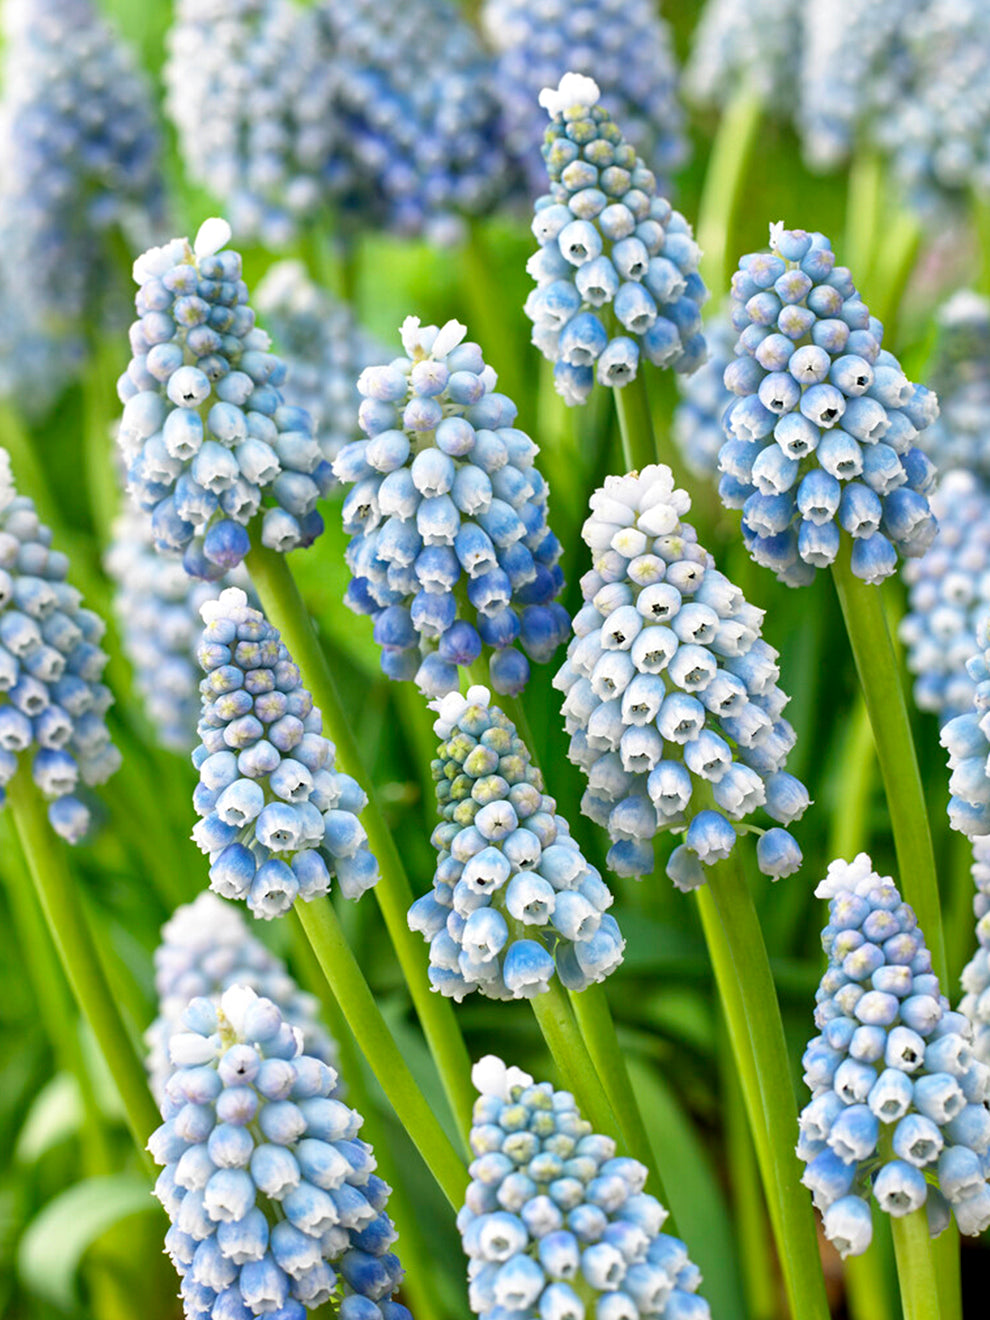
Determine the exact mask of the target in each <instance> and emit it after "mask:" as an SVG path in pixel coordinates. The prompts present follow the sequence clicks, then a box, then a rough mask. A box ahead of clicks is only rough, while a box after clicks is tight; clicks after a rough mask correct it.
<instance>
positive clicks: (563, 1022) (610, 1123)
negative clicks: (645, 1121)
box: [529, 976, 632, 1154]
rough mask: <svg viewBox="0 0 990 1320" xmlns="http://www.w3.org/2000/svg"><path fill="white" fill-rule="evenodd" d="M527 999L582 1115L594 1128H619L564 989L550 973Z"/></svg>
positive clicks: (608, 1131)
mask: <svg viewBox="0 0 990 1320" xmlns="http://www.w3.org/2000/svg"><path fill="white" fill-rule="evenodd" d="M529 1002H530V1004H531V1005H532V1007H533V1015H534V1016H535V1018H536V1021H537V1023H538V1024H539V1028H540V1031H541V1032H542V1033H543V1039H544V1040H545V1041H546V1043H547V1045H548V1047H549V1049H550V1053H551V1055H552V1056H553V1061H554V1063H555V1064H556V1065H557V1071H558V1072H559V1073H560V1076H561V1079H562V1081H563V1082H564V1085H565V1086H566V1087H567V1088H568V1090H570V1091H571V1092H573V1094H574V1097H575V1099H576V1100H577V1102H578V1105H579V1107H580V1109H581V1112H582V1113H583V1114H584V1117H585V1118H586V1119H587V1120H588V1121H589V1122H590V1123H591V1124H593V1126H594V1129H595V1131H596V1132H600V1133H603V1134H604V1135H606V1136H614V1135H615V1133H616V1132H617V1131H618V1130H619V1125H618V1121H617V1120H616V1117H615V1114H614V1113H613V1112H612V1106H611V1105H610V1104H609V1102H608V1096H607V1095H606V1094H605V1088H604V1087H603V1086H602V1083H601V1081H600V1080H599V1077H598V1074H597V1073H596V1071H595V1065H594V1063H593V1062H592V1059H591V1055H590V1054H589V1053H588V1049H587V1046H586V1045H585V1043H584V1041H583V1039H582V1037H581V1033H580V1031H579V1030H578V1026H577V1023H576V1021H575V1020H574V1014H573V1012H572V1011H571V1006H570V1003H569V1002H568V998H567V993H566V991H565V990H564V988H563V987H562V986H561V984H560V982H559V981H558V980H557V978H556V977H555V976H554V977H551V980H550V988H549V989H548V990H547V992H546V993H545V994H542V995H534V996H533V998H532V999H531V1000H530V1001H529ZM631 1153H632V1152H630V1154H631Z"/></svg>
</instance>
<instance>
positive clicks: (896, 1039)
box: [797, 853, 990, 1256]
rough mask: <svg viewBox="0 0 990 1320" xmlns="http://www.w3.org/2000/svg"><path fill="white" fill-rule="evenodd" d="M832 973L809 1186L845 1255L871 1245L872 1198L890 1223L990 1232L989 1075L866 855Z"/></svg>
mask: <svg viewBox="0 0 990 1320" xmlns="http://www.w3.org/2000/svg"><path fill="white" fill-rule="evenodd" d="M815 894H816V895H817V897H819V898H827V899H829V900H830V901H829V921H828V925H827V926H826V927H825V929H824V931H823V932H822V947H823V948H824V949H825V952H826V953H827V955H828V970H827V971H826V972H825V975H824V976H823V978H822V981H821V985H820V986H819V989H818V993H817V995H816V997H815V998H816V1002H817V1005H818V1006H817V1008H816V1009H815V1025H816V1026H817V1027H818V1029H819V1031H820V1032H821V1035H819V1036H816V1037H815V1038H814V1039H813V1040H812V1041H811V1042H810V1043H809V1045H808V1048H807V1050H806V1052H805V1055H804V1069H805V1074H804V1080H805V1082H806V1084H807V1086H808V1088H809V1089H810V1091H811V1093H812V1099H811V1101H810V1103H809V1104H807V1105H806V1106H805V1108H804V1110H803V1111H802V1113H801V1116H800V1120H799V1123H800V1140H799V1142H798V1147H797V1153H798V1157H799V1158H800V1159H801V1160H802V1161H803V1162H804V1163H805V1164H806V1165H807V1168H806V1169H805V1172H804V1175H803V1176H802V1179H801V1181H802V1182H803V1183H804V1185H805V1186H806V1187H808V1188H810V1190H811V1192H812V1194H813V1197H814V1201H815V1205H816V1206H817V1208H818V1209H819V1210H820V1211H821V1213H822V1222H823V1225H824V1228H825V1236H826V1237H827V1238H828V1239H829V1241H830V1242H831V1243H832V1244H833V1246H834V1247H835V1248H836V1249H837V1250H838V1251H839V1252H840V1254H841V1255H842V1256H859V1255H861V1254H862V1253H863V1252H864V1251H865V1250H866V1249H867V1247H868V1246H869V1245H870V1240H871V1238H872V1235H873V1222H872V1214H871V1210H870V1200H869V1198H870V1193H871V1191H872V1194H873V1199H874V1200H875V1201H876V1203H877V1204H878V1205H879V1207H880V1209H881V1210H883V1211H884V1212H885V1213H886V1214H889V1215H894V1216H900V1215H907V1214H910V1213H911V1212H912V1211H914V1210H919V1209H920V1208H921V1207H922V1206H925V1207H926V1209H927V1213H928V1223H929V1229H930V1231H931V1233H932V1235H933V1236H935V1235H936V1234H938V1233H940V1232H941V1231H942V1230H943V1229H944V1228H945V1227H946V1226H947V1225H948V1223H949V1221H950V1218H952V1217H954V1218H955V1221H956V1223H957V1225H958V1227H959V1231H960V1232H961V1233H965V1234H968V1235H976V1234H978V1233H982V1232H983V1230H984V1229H985V1228H987V1227H988V1226H990V1184H988V1182H987V1175H988V1174H990V1159H988V1151H990V1112H988V1109H987V1105H986V1101H987V1100H988V1099H990V1068H988V1067H987V1066H986V1065H985V1064H983V1063H980V1062H979V1061H978V1060H977V1059H976V1058H974V1055H973V1049H972V1039H973V1032H972V1028H971V1026H970V1022H969V1019H968V1018H966V1017H965V1016H964V1015H963V1014H962V1013H953V1012H950V1011H949V1003H948V1000H947V999H945V997H944V996H943V995H942V993H941V990H940V988H939V982H938V977H937V976H935V975H933V973H932V970H931V966H932V960H931V954H930V953H929V951H928V949H927V947H926V945H925V937H924V934H923V933H922V931H921V930H920V929H919V927H918V919H917V917H916V916H915V915H914V912H913V910H912V909H911V908H910V907H909V906H908V904H907V903H905V902H904V901H903V900H902V899H901V896H900V894H899V893H898V891H897V888H896V886H895V885H894V882H893V880H891V878H890V877H889V876H885V877H882V878H881V877H880V876H879V875H877V874H876V872H875V871H874V870H873V863H872V862H871V861H870V859H869V857H868V856H867V855H866V853H860V854H859V856H858V857H857V858H856V860H855V861H854V862H843V861H835V862H832V863H831V865H830V866H829V868H828V875H827V877H826V878H825V879H824V880H823V881H822V882H821V884H819V886H818V888H817V889H816V890H815Z"/></svg>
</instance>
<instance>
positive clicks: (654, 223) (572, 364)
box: [525, 73, 708, 404]
mask: <svg viewBox="0 0 990 1320" xmlns="http://www.w3.org/2000/svg"><path fill="white" fill-rule="evenodd" d="M599 96H600V92H599V88H598V84H597V83H595V82H594V80H593V79H591V78H586V77H584V76H583V75H582V74H577V73H565V74H564V76H563V77H562V78H561V80H560V85H559V87H557V88H555V89H553V88H545V89H544V90H543V91H542V92H541V93H540V105H542V106H543V107H544V109H545V110H546V111H547V113H548V114H549V115H550V127H549V128H548V129H547V131H546V138H545V141H544V145H543V148H542V150H543V159H544V160H545V162H546V166H547V173H548V174H549V177H550V191H549V192H548V193H546V194H545V195H544V196H542V197H539V198H537V200H536V214H535V215H534V217H533V224H532V229H533V233H534V235H535V236H536V239H537V241H538V243H539V244H540V247H539V250H538V251H537V252H535V253H534V254H533V256H532V257H530V259H529V262H528V263H527V267H526V269H527V270H528V271H529V273H530V275H531V276H532V277H533V279H534V280H535V281H536V285H537V287H536V288H535V289H534V290H533V291H532V293H530V295H529V297H528V298H527V300H526V308H525V310H526V315H527V316H528V317H529V319H530V320H531V321H532V322H533V343H534V344H535V345H536V347H537V348H538V349H539V350H540V352H541V353H542V354H543V356H544V357H545V358H547V360H548V361H550V362H553V363H554V364H555V366H554V383H555V385H556V388H557V391H558V393H559V394H560V395H561V396H562V398H563V399H564V400H565V402H566V403H568V404H579V403H584V402H585V401H586V400H587V398H588V396H589V394H590V393H591V388H592V385H593V384H594V380H595V376H596V374H597V378H598V381H599V382H600V383H601V384H602V385H614V386H623V385H628V384H629V382H630V381H631V380H633V379H634V378H635V375H636V372H637V369H638V366H639V360H640V356H641V355H642V356H643V357H645V358H646V359H647V361H649V362H652V363H653V364H654V366H658V367H673V368H674V370H675V371H679V372H689V371H694V369H695V368H696V367H697V366H699V365H700V364H701V363H702V362H703V361H704V360H705V355H706V349H705V337H704V335H703V334H702V332H701V304H702V303H703V302H704V301H705V299H706V298H707V296H708V291H707V290H706V288H705V286H704V283H703V282H702V279H701V276H700V275H699V274H698V259H699V257H700V255H701V254H700V250H699V248H698V245H697V243H695V241H694V239H693V237H692V235H691V226H690V225H689V224H688V222H687V221H686V220H685V219H684V217H683V216H682V215H681V214H680V212H679V211H674V210H673V209H672V208H671V205H670V203H669V202H668V201H666V199H665V198H663V197H660V196H658V195H657V185H656V179H655V177H654V175H653V172H652V171H651V170H649V169H647V167H646V166H645V165H644V164H643V162H642V160H640V158H639V156H637V154H636V152H635V150H634V149H633V147H632V146H631V145H630V144H629V143H628V142H627V141H626V140H625V138H624V137H623V134H622V130H621V129H620V128H619V126H618V125H617V124H616V123H614V122H613V121H612V118H611V116H610V115H609V113H608V111H607V110H606V109H605V108H604V107H603V106H601V105H599V103H598V100H599Z"/></svg>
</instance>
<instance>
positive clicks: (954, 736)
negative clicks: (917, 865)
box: [939, 612, 990, 839]
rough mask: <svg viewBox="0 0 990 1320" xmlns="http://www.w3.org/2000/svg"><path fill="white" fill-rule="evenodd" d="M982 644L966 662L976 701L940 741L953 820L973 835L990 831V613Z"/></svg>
mask: <svg viewBox="0 0 990 1320" xmlns="http://www.w3.org/2000/svg"><path fill="white" fill-rule="evenodd" d="M976 644H977V647H978V648H979V649H978V650H977V652H976V654H975V655H973V656H970V658H969V660H968V661H967V662H966V672H967V674H968V675H969V677H970V679H971V680H972V682H973V684H974V688H975V691H974V695H973V700H972V704H971V706H970V708H969V710H967V711H966V712H965V714H962V715H957V716H955V718H954V719H951V720H949V721H948V723H946V724H944V725H943V726H942V731H941V733H940V734H939V741H940V742H941V744H942V746H943V747H944V748H945V750H946V751H947V752H948V754H949V769H950V770H951V771H952V774H951V775H950V776H949V794H950V797H949V807H948V811H949V824H950V825H951V826H952V828H953V829H954V830H958V831H959V832H960V834H965V835H967V836H968V837H969V838H970V839H976V838H980V837H981V836H983V835H985V834H990V614H988V613H986V612H984V613H983V614H982V615H981V617H980V620H979V622H978V624H977V628H976Z"/></svg>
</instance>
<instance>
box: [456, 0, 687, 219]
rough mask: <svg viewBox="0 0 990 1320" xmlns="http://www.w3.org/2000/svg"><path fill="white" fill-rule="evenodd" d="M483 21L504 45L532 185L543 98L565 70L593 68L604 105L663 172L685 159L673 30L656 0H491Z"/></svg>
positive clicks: (515, 146)
mask: <svg viewBox="0 0 990 1320" xmlns="http://www.w3.org/2000/svg"><path fill="white" fill-rule="evenodd" d="M481 21H482V25H483V27H484V30H485V34H486V36H487V37H488V40H489V42H490V43H491V46H492V48H493V49H494V50H495V51H496V52H497V62H496V76H495V90H496V92H497V94H498V96H499V99H500V101H501V103H502V109H503V113H504V116H505V132H506V140H507V145H508V149H509V151H510V153H511V154H512V155H513V156H514V157H516V158H518V159H519V160H520V161H521V162H522V164H523V166H524V168H525V171H526V176H527V179H528V181H529V187H530V191H531V192H532V193H538V192H540V191H541V190H542V188H543V187H544V180H545V178H546V172H545V166H544V164H543V161H542V160H541V158H540V151H539V144H540V143H541V141H542V140H543V130H544V128H545V127H546V120H545V119H544V117H543V115H542V113H541V112H540V110H539V107H538V105H537V99H538V97H539V94H540V92H541V91H542V90H543V88H544V87H553V86H556V84H557V83H558V82H559V81H560V79H561V78H562V77H563V75H564V74H565V73H566V72H567V70H568V69H573V70H574V71H575V73H583V74H587V75H589V76H592V75H593V76H594V78H595V80H596V81H597V83H598V84H599V86H600V87H601V88H602V100H603V104H604V105H605V108H606V109H607V110H608V112H609V113H610V114H611V115H612V116H613V118H614V119H615V120H616V121H617V122H618V123H620V124H621V125H622V127H623V130H624V132H625V133H626V135H627V136H628V138H629V140H630V142H631V143H632V144H633V146H634V147H635V148H636V150H637V151H638V152H639V154H640V155H641V156H642V157H643V159H644V160H645V161H646V162H647V163H648V164H649V165H650V167H651V168H652V169H654V170H656V172H657V173H658V174H659V175H660V177H661V178H662V179H665V180H668V179H669V175H670V173H671V171H672V170H675V169H677V167H678V166H679V165H681V164H682V163H683V162H684V160H685V159H686V157H687V153H688V144H687V141H686V138H685V135H684V114H683V111H682V109H681V107H680V104H679V102H678V100H677V67H676V65H675V62H674V55H673V50H672V48H671V40H670V30H669V28H668V26H667V24H666V23H665V22H664V20H663V19H662V18H661V17H660V16H659V14H658V13H657V11H656V6H655V5H653V4H651V3H650V0H575V3H571V4H568V5H561V4H559V3H558V0H535V2H534V0H485V5H484V7H483V9H482V13H481Z"/></svg>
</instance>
